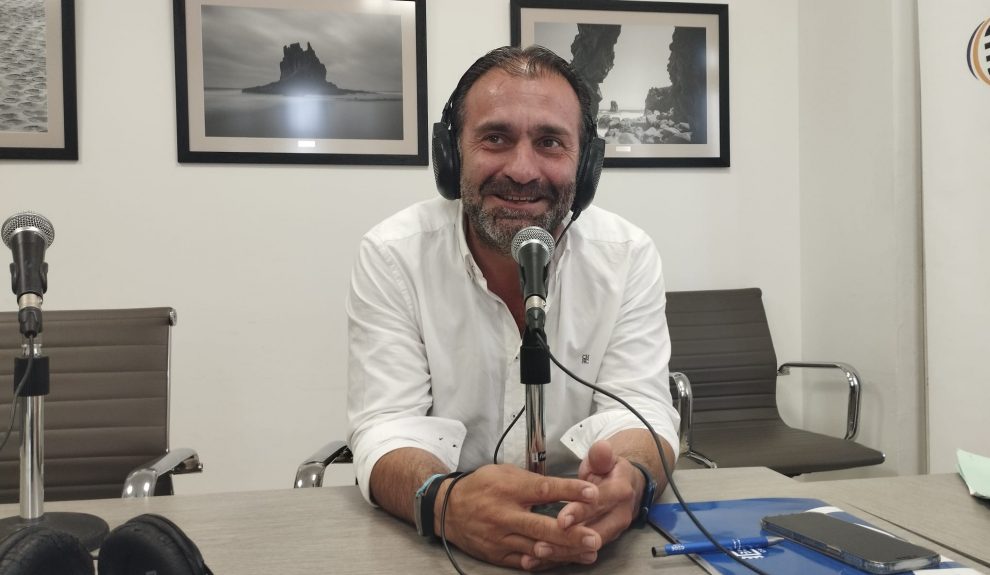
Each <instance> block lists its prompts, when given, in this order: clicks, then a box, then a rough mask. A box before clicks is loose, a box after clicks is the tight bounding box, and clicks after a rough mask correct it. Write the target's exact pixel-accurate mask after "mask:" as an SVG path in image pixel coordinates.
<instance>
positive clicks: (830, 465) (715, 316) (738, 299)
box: [667, 288, 884, 476]
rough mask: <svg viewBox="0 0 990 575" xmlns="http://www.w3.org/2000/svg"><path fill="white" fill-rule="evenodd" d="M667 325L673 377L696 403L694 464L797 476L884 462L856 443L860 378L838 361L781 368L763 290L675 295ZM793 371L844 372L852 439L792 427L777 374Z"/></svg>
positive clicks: (685, 441) (685, 436)
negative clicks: (780, 403) (782, 410)
mask: <svg viewBox="0 0 990 575" xmlns="http://www.w3.org/2000/svg"><path fill="white" fill-rule="evenodd" d="M667 325H668V327H669V329H670V340H671V357H670V371H671V377H672V378H674V379H675V380H678V381H680V384H681V385H683V386H686V388H687V389H688V398H689V401H690V402H691V403H692V405H691V406H690V408H689V409H688V413H689V414H690V415H689V418H688V421H687V422H686V423H685V422H684V421H682V445H683V446H685V447H686V448H687V450H686V452H685V451H684V449H683V448H682V453H688V454H691V455H689V456H688V457H689V458H690V459H693V460H695V461H698V462H701V463H703V464H705V465H707V466H708V467H749V466H764V467H769V468H770V469H773V470H774V471H777V472H778V473H782V474H784V475H789V476H794V475H800V474H802V473H811V472H815V471H830V470H836V469H847V468H852V467H860V466H865V465H877V464H880V463H883V461H884V454H883V453H881V452H879V451H877V450H875V449H871V448H869V447H866V446H863V445H860V444H858V443H856V442H855V441H854V439H855V438H856V432H857V430H858V428H859V404H860V392H861V388H862V381H861V379H860V377H859V374H857V373H856V370H855V369H854V368H852V367H851V366H849V365H848V364H844V363H836V362H795V363H784V364H782V365H780V366H779V367H778V366H777V356H776V354H775V352H774V349H773V341H772V340H771V338H770V327H769V325H768V323H767V316H766V311H765V310H764V308H763V299H762V292H761V291H760V290H759V289H758V288H750V289H737V290H711V291H683V292H667ZM792 368H810V369H831V370H834V371H837V372H839V373H841V376H842V377H841V379H840V381H842V382H844V383H845V384H846V385H847V386H848V387H849V399H848V405H847V422H846V433H845V437H843V438H838V437H831V436H828V435H824V434H821V433H815V432H811V431H805V430H802V429H796V428H793V427H790V426H788V425H787V424H786V423H784V421H783V420H782V419H781V417H780V414H779V412H778V411H777V400H776V390H777V376H778V375H787V374H788V373H789V372H790V369H792ZM823 407H824V406H823ZM682 460H683V456H682ZM706 462H707V463H706Z"/></svg>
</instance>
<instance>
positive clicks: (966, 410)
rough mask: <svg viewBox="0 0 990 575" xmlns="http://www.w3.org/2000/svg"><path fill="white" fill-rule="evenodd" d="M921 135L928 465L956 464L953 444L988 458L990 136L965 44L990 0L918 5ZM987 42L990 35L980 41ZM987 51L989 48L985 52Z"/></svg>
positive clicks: (985, 88) (988, 112) (987, 89)
mask: <svg viewBox="0 0 990 575" xmlns="http://www.w3.org/2000/svg"><path fill="white" fill-rule="evenodd" d="M918 12H919V20H920V22H921V26H920V27H919V29H920V36H921V42H920V47H921V79H922V90H921V99H922V112H923V118H924V121H923V132H924V136H925V137H924V174H925V177H924V184H925V193H924V209H925V225H924V233H925V262H926V264H927V265H926V269H925V288H926V290H927V295H928V297H927V300H926V301H927V308H926V318H927V323H928V359H929V363H928V385H929V389H928V399H929V401H928V416H929V420H928V421H929V438H930V453H929V458H928V462H929V464H930V466H931V469H932V471H938V472H951V471H954V470H955V468H956V450H957V449H965V450H967V451H971V452H974V453H979V454H981V455H984V456H990V431H988V430H987V423H986V410H987V405H988V404H990V386H988V385H987V381H986V375H985V373H986V368H985V367H984V365H985V361H986V357H987V355H988V354H990V338H988V337H987V326H988V325H990V303H988V301H987V294H988V293H990V267H988V266H987V261H988V258H987V253H986V251H987V245H990V228H988V227H987V222H986V218H987V214H988V213H990V196H988V195H987V185H986V171H987V170H986V166H987V146H986V137H987V133H988V132H990V107H988V104H990V85H987V84H985V83H983V82H981V81H979V80H977V79H976V78H974V77H973V76H972V75H971V74H970V71H969V69H968V67H967V66H966V61H965V60H964V59H963V54H964V52H963V50H964V49H965V47H966V44H967V42H968V40H969V38H970V36H971V35H972V34H973V30H974V29H975V28H976V26H977V25H978V24H980V23H981V22H983V20H984V19H986V18H987V17H988V16H990V0H967V1H965V2H953V3H952V9H951V10H947V9H946V8H945V6H944V4H942V3H937V2H932V1H930V0H919V1H918ZM979 41H980V42H981V43H983V42H986V39H980V40H979ZM983 54H986V50H984V51H983Z"/></svg>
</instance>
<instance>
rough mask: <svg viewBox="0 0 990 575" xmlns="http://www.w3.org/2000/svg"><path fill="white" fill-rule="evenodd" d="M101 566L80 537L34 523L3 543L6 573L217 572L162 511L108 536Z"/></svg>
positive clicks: (1, 566) (1, 569) (0, 559)
mask: <svg viewBox="0 0 990 575" xmlns="http://www.w3.org/2000/svg"><path fill="white" fill-rule="evenodd" d="M98 563H99V567H98V570H94V566H93V557H92V556H91V555H90V553H89V551H87V550H86V547H85V546H84V545H83V544H82V542H81V541H79V539H77V538H76V537H74V536H72V535H70V534H68V533H66V532H64V531H58V530H56V529H52V528H49V527H45V526H42V525H29V526H27V527H25V528H23V529H20V530H18V531H15V532H14V533H12V534H10V535H9V536H7V537H6V538H5V539H4V540H3V541H0V575H55V574H58V575H94V574H95V573H98V574H99V575H145V574H146V573H155V574H156V575H213V574H212V572H211V571H210V569H209V567H207V566H206V563H205V562H204V561H203V556H202V555H201V554H200V552H199V549H198V548H197V547H196V544H195V543H193V542H192V540H191V539H189V537H187V536H186V534H185V533H183V532H182V530H181V529H179V527H178V526H177V525H176V524H175V523H172V522H171V521H169V520H168V519H166V518H165V517H162V516H161V515H154V514H150V513H147V514H144V515H138V516H137V517H135V518H133V519H131V520H129V521H127V522H126V523H124V524H123V525H121V526H119V527H117V528H116V529H114V530H113V531H111V532H110V534H109V535H107V538H106V540H105V541H104V542H103V545H102V546H101V547H100V556H99V561H98Z"/></svg>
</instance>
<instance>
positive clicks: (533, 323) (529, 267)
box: [512, 226, 554, 329]
mask: <svg viewBox="0 0 990 575" xmlns="http://www.w3.org/2000/svg"><path fill="white" fill-rule="evenodd" d="M553 250H554V242H553V236H551V235H550V232H548V231H546V230H545V229H543V228H540V227H537V226H530V227H528V228H523V229H521V230H519V231H518V232H516V235H515V237H513V238H512V259H514V260H516V263H518V264H519V282H520V286H521V288H522V296H523V301H524V302H525V303H526V327H527V328H529V329H543V324H544V322H545V320H546V315H545V312H544V310H543V308H544V306H545V305H546V302H547V279H548V278H547V268H548V267H549V265H550V259H551V258H552V257H553Z"/></svg>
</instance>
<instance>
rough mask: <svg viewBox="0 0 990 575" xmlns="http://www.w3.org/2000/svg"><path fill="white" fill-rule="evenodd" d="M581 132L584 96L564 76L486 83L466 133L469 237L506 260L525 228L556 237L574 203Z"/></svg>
mask: <svg viewBox="0 0 990 575" xmlns="http://www.w3.org/2000/svg"><path fill="white" fill-rule="evenodd" d="M580 130H581V108H580V105H579V103H578V99H577V95H575V93H574V89H573V88H571V85H570V84H568V83H567V80H565V79H564V78H562V77H561V76H558V75H555V74H549V75H546V76H538V77H536V78H523V77H519V76H512V75H510V74H508V73H506V72H504V71H502V70H491V71H489V72H487V73H485V74H484V75H483V76H482V77H481V78H479V79H478V80H477V82H475V83H474V85H473V86H472V87H471V89H470V90H468V93H467V97H466V98H465V100H464V117H463V127H462V129H461V133H460V152H461V182H460V183H461V198H462V202H463V205H464V211H465V213H466V214H467V216H468V224H469V226H468V227H469V233H472V234H474V235H475V237H476V238H477V239H479V240H481V242H482V243H484V244H485V245H486V246H488V247H489V248H492V249H494V250H495V251H497V252H499V253H502V254H504V255H509V253H510V249H511V246H512V238H513V237H514V236H515V234H516V232H518V231H519V230H521V229H523V228H525V227H528V226H540V227H542V228H544V229H545V230H547V231H549V232H550V233H552V234H556V232H557V231H558V228H559V227H560V224H561V222H562V221H563V220H564V217H565V216H566V215H567V212H568V211H569V210H570V208H571V203H572V202H573V200H574V189H575V187H574V182H575V178H576V174H577V163H578V158H579V156H580V144H581V142H580Z"/></svg>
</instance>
